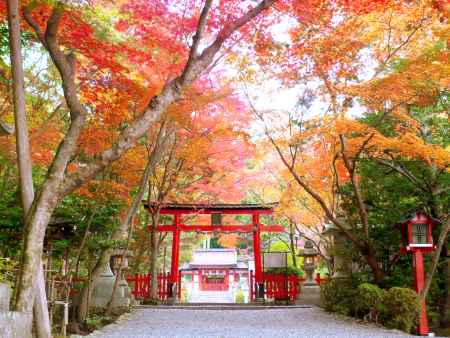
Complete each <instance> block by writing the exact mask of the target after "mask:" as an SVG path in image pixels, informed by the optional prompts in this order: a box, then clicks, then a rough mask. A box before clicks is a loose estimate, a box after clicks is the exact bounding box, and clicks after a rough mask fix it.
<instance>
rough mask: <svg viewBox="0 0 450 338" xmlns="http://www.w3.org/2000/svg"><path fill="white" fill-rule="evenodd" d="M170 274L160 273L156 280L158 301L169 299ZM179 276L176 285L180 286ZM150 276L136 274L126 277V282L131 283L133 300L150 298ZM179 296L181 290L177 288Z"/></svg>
mask: <svg viewBox="0 0 450 338" xmlns="http://www.w3.org/2000/svg"><path fill="white" fill-rule="evenodd" d="M170 277H171V276H170V273H160V274H158V276H157V279H158V299H160V300H166V299H167V298H168V297H169V286H170V280H171V278H170ZM180 277H181V276H179V280H178V285H179V286H180V285H181V283H180V282H181V278H180ZM150 281H151V275H150V274H136V275H134V276H128V277H127V282H129V283H133V286H132V291H131V293H132V294H133V296H134V297H135V298H148V297H149V296H150ZM180 295H181V288H180V287H178V297H180Z"/></svg>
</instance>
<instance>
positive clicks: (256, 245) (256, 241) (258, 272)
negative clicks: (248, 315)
mask: <svg viewBox="0 0 450 338" xmlns="http://www.w3.org/2000/svg"><path fill="white" fill-rule="evenodd" d="M252 218H253V253H254V257H255V279H256V297H257V298H264V283H263V278H262V277H263V276H262V260H261V231H260V227H259V225H260V224H259V214H257V213H253V214H252Z"/></svg>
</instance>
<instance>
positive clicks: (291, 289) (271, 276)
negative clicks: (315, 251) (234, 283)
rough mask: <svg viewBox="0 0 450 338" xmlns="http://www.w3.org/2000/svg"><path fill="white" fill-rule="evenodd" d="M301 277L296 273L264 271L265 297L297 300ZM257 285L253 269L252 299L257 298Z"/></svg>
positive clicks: (251, 280)
mask: <svg viewBox="0 0 450 338" xmlns="http://www.w3.org/2000/svg"><path fill="white" fill-rule="evenodd" d="M299 281H300V279H299V277H298V276H297V275H295V274H288V275H287V274H283V273H263V275H262V284H263V286H264V298H270V299H275V300H288V301H295V299H296V298H297V295H298V294H299V293H300V288H299ZM256 292H257V285H256V278H255V275H254V274H253V271H250V299H251V300H255V299H256Z"/></svg>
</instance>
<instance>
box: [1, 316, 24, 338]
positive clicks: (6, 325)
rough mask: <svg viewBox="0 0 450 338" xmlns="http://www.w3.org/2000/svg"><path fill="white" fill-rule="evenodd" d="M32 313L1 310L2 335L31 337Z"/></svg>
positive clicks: (5, 337) (9, 337)
mask: <svg viewBox="0 0 450 338" xmlns="http://www.w3.org/2000/svg"><path fill="white" fill-rule="evenodd" d="M31 319H32V318H31V313H24V312H15V311H4V312H0V337H2V338H31V337H32V336H31Z"/></svg>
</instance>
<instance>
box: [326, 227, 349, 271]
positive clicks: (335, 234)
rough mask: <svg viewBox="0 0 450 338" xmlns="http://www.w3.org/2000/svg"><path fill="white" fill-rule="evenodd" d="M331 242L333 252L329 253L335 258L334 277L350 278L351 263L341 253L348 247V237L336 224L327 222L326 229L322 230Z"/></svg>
mask: <svg viewBox="0 0 450 338" xmlns="http://www.w3.org/2000/svg"><path fill="white" fill-rule="evenodd" d="M322 235H323V236H325V237H326V238H327V239H328V241H329V243H330V246H331V247H330V248H329V249H331V252H329V253H328V254H329V255H331V256H332V258H333V266H334V268H333V275H332V276H331V277H332V278H348V277H349V276H350V274H351V271H352V266H351V263H350V262H348V261H347V260H346V259H345V257H343V256H342V254H341V253H340V252H341V251H343V250H344V249H345V247H346V243H347V239H346V237H345V236H344V234H343V233H342V231H341V230H339V229H338V228H337V227H336V226H335V225H333V224H326V225H325V230H324V231H323V232H322Z"/></svg>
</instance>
